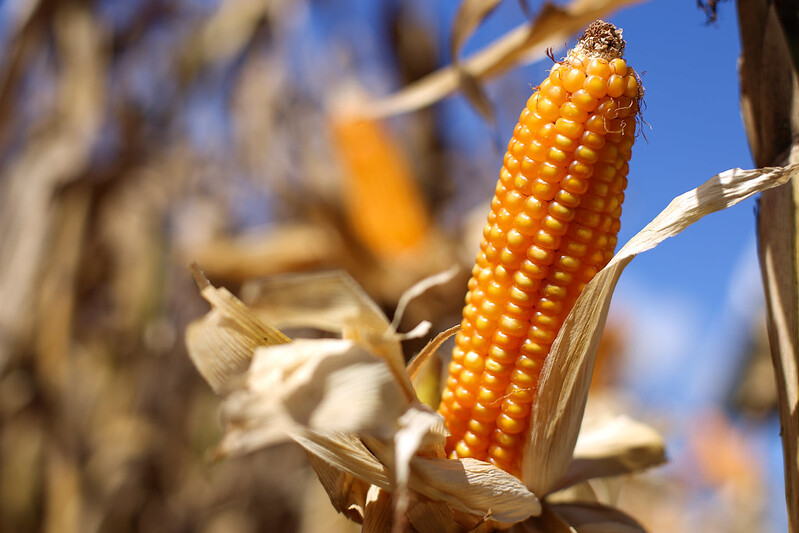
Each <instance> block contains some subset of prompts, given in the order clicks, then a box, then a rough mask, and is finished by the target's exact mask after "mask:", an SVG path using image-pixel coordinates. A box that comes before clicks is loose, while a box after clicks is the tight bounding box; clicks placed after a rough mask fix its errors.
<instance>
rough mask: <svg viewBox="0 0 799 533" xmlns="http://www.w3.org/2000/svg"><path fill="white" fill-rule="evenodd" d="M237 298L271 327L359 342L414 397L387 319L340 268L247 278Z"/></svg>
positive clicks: (397, 341)
mask: <svg viewBox="0 0 799 533" xmlns="http://www.w3.org/2000/svg"><path fill="white" fill-rule="evenodd" d="M242 298H243V299H244V300H245V301H246V302H247V304H248V305H249V306H250V307H251V308H252V309H253V310H254V312H255V313H256V314H257V315H258V316H259V317H261V318H262V319H263V320H265V321H267V322H269V323H270V324H275V325H276V326H277V327H281V328H284V329H285V328H292V327H311V328H317V329H321V330H324V331H329V332H333V333H338V334H340V335H341V336H342V337H344V338H345V339H351V340H353V341H355V342H358V343H360V344H362V345H364V346H365V347H367V348H369V349H370V350H371V351H372V352H373V353H374V354H376V355H379V356H380V357H382V358H383V359H384V360H385V361H386V362H387V363H388V365H389V367H390V368H391V370H392V373H393V374H394V377H395V378H396V380H397V383H399V384H400V386H401V387H402V389H403V391H404V393H405V396H406V398H407V399H408V400H409V401H410V400H415V399H416V393H415V392H414V390H413V385H412V384H411V381H410V379H409V378H408V374H407V372H406V371H405V358H404V355H403V353H402V347H401V346H400V344H399V339H398V338H396V336H395V335H393V334H392V333H393V331H392V330H391V327H390V323H389V321H388V319H387V318H386V316H385V315H384V314H383V312H382V311H381V310H380V308H379V307H378V306H377V304H375V302H374V301H373V300H372V299H371V298H370V297H369V296H368V295H367V294H366V292H365V291H364V290H363V289H362V288H361V287H360V285H358V284H357V283H356V282H355V280H353V279H352V278H351V277H350V276H349V275H347V274H346V273H344V272H340V271H337V272H322V273H310V274H286V275H282V276H276V277H274V278H269V279H265V280H258V281H253V282H251V283H248V284H246V285H245V286H244V287H242Z"/></svg>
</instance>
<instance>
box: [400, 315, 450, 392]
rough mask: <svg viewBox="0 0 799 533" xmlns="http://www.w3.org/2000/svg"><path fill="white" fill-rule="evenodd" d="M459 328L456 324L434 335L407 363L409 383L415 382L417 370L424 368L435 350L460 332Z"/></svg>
mask: <svg viewBox="0 0 799 533" xmlns="http://www.w3.org/2000/svg"><path fill="white" fill-rule="evenodd" d="M460 329H461V326H460V324H458V325H457V326H452V327H451V328H449V329H447V330H444V331H442V332H441V333H439V334H438V335H436V336H435V337H434V338H433V340H431V341H430V342H428V343H427V344H426V345H425V347H424V348H422V351H420V352H419V353H418V354H417V355H416V356H415V357H414V358H413V359H411V361H410V362H409V363H408V369H407V370H408V375H409V376H410V378H411V381H415V380H416V375H417V374H418V373H419V370H420V369H421V368H422V367H423V366H424V364H425V363H426V362H427V360H428V359H430V357H431V356H433V355H435V353H436V350H438V349H439V348H440V347H441V345H442V344H444V342H445V341H446V340H447V339H449V338H450V337H452V336H453V335H455V334H456V333H458V331H460Z"/></svg>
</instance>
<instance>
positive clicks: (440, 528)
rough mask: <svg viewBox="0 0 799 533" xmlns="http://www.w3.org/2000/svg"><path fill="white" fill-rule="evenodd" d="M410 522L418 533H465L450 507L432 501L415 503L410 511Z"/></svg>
mask: <svg viewBox="0 0 799 533" xmlns="http://www.w3.org/2000/svg"><path fill="white" fill-rule="evenodd" d="M408 521H409V522H410V524H411V526H413V529H415V530H416V531H417V533H463V528H462V527H461V526H459V525H458V524H457V522H455V520H454V519H453V517H452V512H451V511H450V509H449V507H447V506H446V505H445V504H443V503H437V502H432V501H415V502H412V503H411V506H410V508H409V509H408Z"/></svg>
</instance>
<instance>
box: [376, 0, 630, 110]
mask: <svg viewBox="0 0 799 533" xmlns="http://www.w3.org/2000/svg"><path fill="white" fill-rule="evenodd" d="M641 1H642V0H573V1H572V2H571V3H569V4H567V5H565V6H558V5H555V4H553V3H551V2H547V3H545V4H544V5H543V7H542V8H541V9H540V10H539V12H538V15H537V16H536V18H535V20H534V21H533V22H532V23H525V24H522V25H520V26H518V27H516V28H514V29H512V30H510V31H509V32H507V33H506V34H505V35H504V36H502V37H500V38H499V39H497V40H496V41H494V42H493V43H491V44H490V45H488V46H487V47H485V48H484V49H482V50H480V51H479V52H477V53H475V54H474V55H472V56H470V57H469V58H467V59H464V60H463V61H461V62H460V64H459V65H457V66H452V65H450V66H447V67H444V68H441V69H439V70H437V71H435V72H433V73H431V74H429V75H427V76H425V77H424V78H422V79H421V80H418V81H416V82H415V83H413V84H411V85H408V86H407V87H405V88H404V89H402V90H401V91H399V92H397V93H395V94H393V95H389V96H388V97H386V98H385V99H383V100H379V101H376V102H374V103H372V104H369V105H366V106H363V107H362V109H361V113H362V114H363V115H366V116H371V117H375V118H377V117H385V116H390V115H396V114H400V113H407V112H409V111H415V110H417V109H421V108H423V107H426V106H429V105H431V104H434V103H435V102H437V101H439V100H441V99H442V98H445V97H446V96H448V95H450V94H451V93H453V92H455V91H456V90H457V89H458V88H459V87H460V85H461V83H462V80H463V77H464V76H463V73H466V75H467V77H468V78H469V79H474V80H480V79H486V78H490V77H493V76H497V75H499V74H502V73H504V72H506V71H508V70H510V69H512V68H514V67H516V66H518V65H522V64H526V63H532V62H533V61H536V60H538V59H541V58H543V57H544V56H545V54H546V51H547V49H548V48H559V47H561V46H563V44H564V43H565V42H566V41H568V40H569V39H570V38H571V36H572V35H574V34H575V33H577V32H578V31H580V30H581V29H583V28H584V27H585V26H587V25H588V24H589V23H591V22H593V21H594V20H595V19H598V18H603V17H606V16H607V15H608V14H609V13H610V12H612V11H615V10H616V9H619V8H621V7H623V6H627V5H631V4H635V3H639V2H641Z"/></svg>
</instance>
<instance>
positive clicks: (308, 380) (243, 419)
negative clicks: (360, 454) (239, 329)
mask: <svg viewBox="0 0 799 533" xmlns="http://www.w3.org/2000/svg"><path fill="white" fill-rule="evenodd" d="M407 406H408V403H407V400H406V398H405V395H404V393H403V391H402V390H401V389H400V387H399V386H398V384H397V382H396V381H395V380H394V377H393V375H392V372H391V370H390V369H389V367H388V365H386V363H385V362H384V361H382V360H381V359H377V358H375V357H374V356H372V355H371V354H370V353H369V352H367V351H366V350H365V349H364V348H363V347H361V346H359V345H357V344H355V343H354V342H352V341H350V340H346V339H301V340H296V341H294V342H291V343H288V344H282V345H277V346H271V347H262V348H258V349H257V350H256V353H255V356H254V358H253V362H252V365H251V367H250V369H249V371H248V373H247V382H246V384H245V386H244V387H243V388H242V389H241V390H238V391H235V392H234V393H232V394H231V395H230V396H229V397H228V398H227V399H226V400H225V403H224V404H223V420H224V422H225V425H226V432H225V436H224V438H223V440H222V443H221V445H220V449H219V451H220V453H224V454H227V453H247V452H249V451H252V450H255V449H258V448H262V447H265V446H269V445H271V444H275V443H277V442H282V441H286V440H289V439H290V438H291V435H293V434H294V433H297V432H303V431H308V430H310V431H313V432H316V433H320V434H330V433H365V434H370V435H377V436H381V437H383V438H391V436H392V435H393V434H394V432H395V431H396V420H397V418H398V417H399V416H400V415H401V414H402V413H403V412H404V411H405V410H406V408H407Z"/></svg>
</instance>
